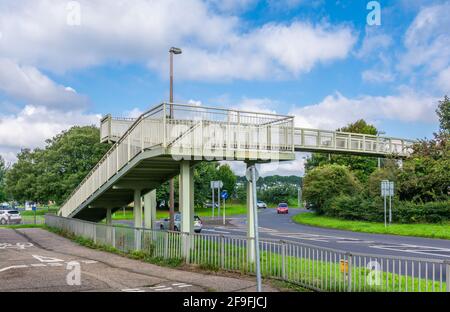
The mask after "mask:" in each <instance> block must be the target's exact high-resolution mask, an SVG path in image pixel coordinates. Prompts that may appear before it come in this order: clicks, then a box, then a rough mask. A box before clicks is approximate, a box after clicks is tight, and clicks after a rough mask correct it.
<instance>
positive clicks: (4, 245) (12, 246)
mask: <svg viewBox="0 0 450 312" xmlns="http://www.w3.org/2000/svg"><path fill="white" fill-rule="evenodd" d="M33 246H34V245H33V244H32V243H29V242H26V243H15V244H10V243H0V249H6V248H9V249H21V250H24V249H25V248H29V247H33Z"/></svg>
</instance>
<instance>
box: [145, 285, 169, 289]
mask: <svg viewBox="0 0 450 312" xmlns="http://www.w3.org/2000/svg"><path fill="white" fill-rule="evenodd" d="M165 287H166V286H164V285H159V286H152V287H149V289H157V288H165Z"/></svg>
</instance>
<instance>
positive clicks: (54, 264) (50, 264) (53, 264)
mask: <svg viewBox="0 0 450 312" xmlns="http://www.w3.org/2000/svg"><path fill="white" fill-rule="evenodd" d="M47 266H62V264H61V263H47Z"/></svg>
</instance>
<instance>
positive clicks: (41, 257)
mask: <svg viewBox="0 0 450 312" xmlns="http://www.w3.org/2000/svg"><path fill="white" fill-rule="evenodd" d="M32 256H33V258H35V259H37V260H39V261H41V262H63V261H64V260H61V259H58V258H52V257H46V256H39V255H32Z"/></svg>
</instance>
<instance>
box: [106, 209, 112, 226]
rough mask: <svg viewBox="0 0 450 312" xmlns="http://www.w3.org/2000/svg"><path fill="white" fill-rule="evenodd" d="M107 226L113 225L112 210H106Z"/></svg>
mask: <svg viewBox="0 0 450 312" xmlns="http://www.w3.org/2000/svg"><path fill="white" fill-rule="evenodd" d="M106 224H108V225H111V224H112V216H111V208H107V209H106Z"/></svg>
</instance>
